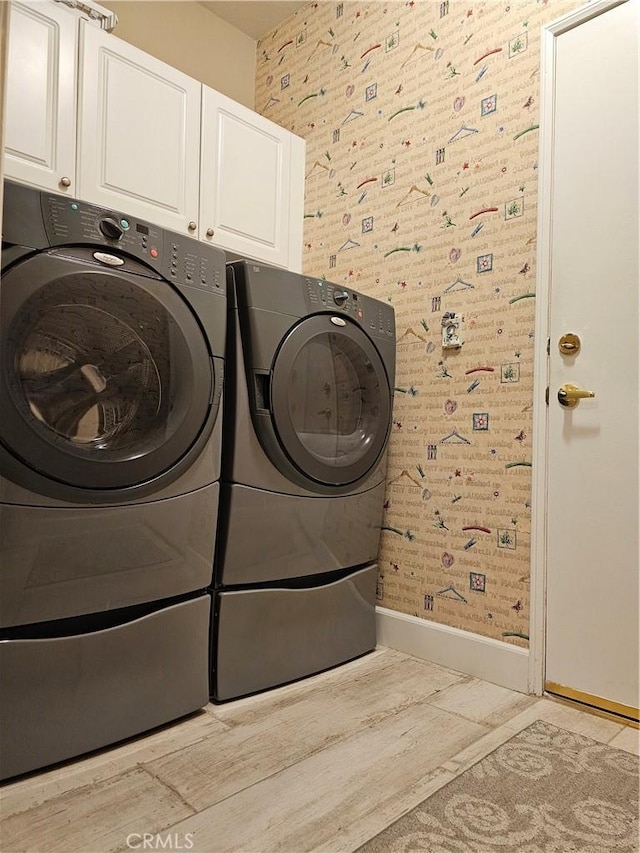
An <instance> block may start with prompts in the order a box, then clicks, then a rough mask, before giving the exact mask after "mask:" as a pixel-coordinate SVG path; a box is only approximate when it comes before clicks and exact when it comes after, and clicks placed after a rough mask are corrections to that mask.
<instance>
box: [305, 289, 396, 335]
mask: <svg viewBox="0 0 640 853" xmlns="http://www.w3.org/2000/svg"><path fill="white" fill-rule="evenodd" d="M305 282H306V287H307V300H308V304H309V308H310V309H311V310H312V311H313V310H316V311H336V312H339V313H340V314H347V315H348V316H350V317H351V318H352V319H354V320H356V321H357V322H358V323H360V325H361V326H362V327H363V328H364V329H366V330H367V331H368V332H369V334H370V335H374V336H384V337H388V338H392V337H393V336H394V334H395V319H394V312H393V308H392V307H391V305H386V304H385V303H384V302H380V301H379V300H378V299H372V298H371V297H370V296H365V295H364V294H362V293H358V292H357V291H355V290H351V288H346V287H341V286H340V285H339V284H334V283H333V282H330V281H323V280H322V279H319V278H308V277H305Z"/></svg>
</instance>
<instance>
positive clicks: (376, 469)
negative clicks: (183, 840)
mask: <svg viewBox="0 0 640 853" xmlns="http://www.w3.org/2000/svg"><path fill="white" fill-rule="evenodd" d="M227 273H228V286H229V306H230V321H229V327H228V358H227V366H228V374H227V386H226V392H225V393H226V398H225V400H226V402H225V408H224V436H223V448H224V450H223V467H222V477H221V481H222V482H221V508H220V524H219V529H218V542H217V546H216V570H215V581H216V592H215V596H214V598H215V613H216V615H215V618H214V620H213V626H214V632H213V640H212V662H213V672H212V684H213V695H214V697H215V698H216V699H228V698H232V697H234V696H238V695H242V694H245V693H250V692H254V691H256V690H260V689H263V688H265V687H269V686H273V685H275V684H280V683H283V682H285V681H290V680H293V679H294V678H298V677H301V676H303V675H308V674H310V673H312V672H317V671H319V670H321V669H325V668H327V667H329V666H332V665H334V664H336V663H340V662H342V661H345V660H348V659H351V658H353V657H356V656H357V655H359V654H363V653H364V652H366V651H369V650H370V649H372V648H373V647H374V646H375V613H374V608H375V587H376V580H377V565H376V562H375V561H376V559H377V554H378V545H379V539H380V526H381V518H382V512H383V503H384V492H385V450H386V446H387V441H388V437H389V432H390V428H391V421H392V404H393V382H394V373H395V323H394V313H393V308H392V307H391V306H390V305H388V304H387V303H384V302H380V301H378V300H375V299H372V298H371V297H368V296H365V295H363V294H361V293H358V292H356V291H354V290H352V289H350V288H348V289H347V288H343V287H340V286H339V285H336V284H332V283H330V282H327V281H323V280H320V279H317V278H311V277H308V276H303V275H299V274H296V273H291V272H288V271H284V270H280V269H276V268H274V267H268V266H265V265H261V264H255V263H252V262H250V261H240V262H234V263H230V264H228V265H227Z"/></svg>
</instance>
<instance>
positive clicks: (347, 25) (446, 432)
mask: <svg viewBox="0 0 640 853" xmlns="http://www.w3.org/2000/svg"><path fill="white" fill-rule="evenodd" d="M579 5H581V4H580V3H577V2H575V0H571V1H570V0H540V2H538V0H502V2H499V0H485V2H471V0H470V1H469V2H461V0H443V2H436V1H435V0H409V2H390V3H382V2H374V3H358V2H343V3H334V2H313V3H310V4H308V5H307V6H305V7H303V8H302V9H301V11H299V12H297V13H296V14H295V15H294V16H292V17H291V18H290V19H289V20H288V21H286V22H285V23H284V24H283V25H282V26H281V27H279V28H278V29H277V30H275V31H273V32H272V33H270V34H268V35H267V36H266V37H265V38H264V39H262V40H261V41H260V42H259V43H258V49H257V50H258V53H257V79H256V109H257V110H258V111H259V112H261V113H262V114H263V115H265V116H266V117H268V118H270V119H271V120H272V121H275V122H276V123H278V124H280V125H282V126H284V127H286V128H288V129H290V130H292V131H293V132H294V133H297V134H298V135H300V136H302V137H304V138H305V139H306V141H307V162H306V184H305V187H306V189H305V231H304V240H305V249H304V271H305V273H307V274H310V275H313V276H317V277H324V278H326V279H329V280H330V281H334V282H337V283H340V284H344V285H346V286H351V287H353V288H354V289H357V290H360V291H362V292H365V293H367V294H369V295H371V296H374V297H376V298H378V299H383V300H387V301H388V302H390V303H391V304H392V305H393V306H394V308H395V314H396V326H397V333H398V350H397V353H398V360H397V374H396V382H395V386H396V387H395V403H394V410H393V431H392V435H391V440H390V446H389V456H388V474H387V492H386V501H385V513H384V520H383V529H382V538H381V548H380V556H379V565H380V576H379V582H378V603H379V604H380V605H381V606H384V607H388V608H390V609H392V610H396V611H400V612H402V613H409V614H412V615H414V616H418V617H421V618H424V619H429V620H434V621H436V622H439V623H442V624H446V625H449V626H452V627H455V628H461V629H465V630H468V631H472V632H475V633H478V634H482V635H485V636H488V637H493V638H496V639H499V640H503V641H505V642H510V643H515V644H516V645H520V646H525V647H526V646H527V644H528V639H527V637H528V621H529V574H530V545H531V465H532V459H531V425H532V408H533V345H534V342H533V339H534V313H535V304H534V303H535V275H536V269H535V258H536V217H537V203H536V197H537V179H538V173H537V165H538V163H537V160H538V144H539V129H538V122H539V76H540V28H541V26H542V25H544V24H546V23H548V22H550V21H552V20H554V19H555V18H558V17H560V16H562V15H564V14H566V13H567V12H568V11H570V10H571V9H573V8H577V7H578V6H579ZM445 314H447V315H448V314H454V315H455V318H454V319H457V320H458V321H459V326H458V327H457V329H454V330H453V331H454V333H456V334H458V336H459V339H460V341H461V342H462V345H461V346H460V347H459V348H456V349H448V348H447V349H445V348H443V346H442V342H443V336H442V331H443V322H445V324H447V325H449V324H450V320H449V318H448V317H445ZM443 318H444V319H443Z"/></svg>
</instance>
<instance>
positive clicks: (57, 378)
mask: <svg viewBox="0 0 640 853" xmlns="http://www.w3.org/2000/svg"><path fill="white" fill-rule="evenodd" d="M35 260H37V259H35ZM35 260H33V261H31V262H29V261H27V262H25V263H24V264H22V265H20V266H19V267H17V268H15V269H13V270H10V271H9V273H8V274H7V275H6V276H5V277H4V279H3V282H2V288H3V303H4V304H3V310H2V315H3V316H2V320H3V346H2V349H3V382H2V392H1V393H2V396H3V398H4V397H5V394H6V395H7V397H8V399H3V400H2V408H3V410H4V412H5V413H6V419H5V418H3V421H4V423H3V427H2V437H3V440H4V442H5V443H6V444H8V445H9V447H10V449H11V450H12V452H14V453H15V454H16V455H18V456H19V457H20V458H21V459H22V460H23V461H24V462H26V463H27V464H28V465H30V466H31V467H33V468H35V469H36V470H38V471H40V472H41V473H44V474H45V475H47V476H50V477H52V478H54V479H57V480H60V481H61V482H64V483H68V484H70V485H74V486H81V487H85V488H122V487H126V486H131V485H137V484H139V483H141V482H145V481H146V480H149V479H152V478H154V477H157V476H158V475H159V474H161V473H162V472H164V471H166V470H167V469H168V468H170V467H171V466H172V465H174V464H175V463H176V462H177V461H178V460H179V459H180V458H181V457H182V456H183V455H184V453H185V452H186V451H187V450H188V449H189V447H190V446H191V445H192V444H193V442H194V441H195V439H196V438H197V437H198V435H199V433H200V431H201V430H202V428H203V425H204V423H205V421H206V419H207V415H208V413H209V409H210V399H211V367H210V366H211V361H210V357H209V351H208V348H207V345H206V342H205V340H204V337H203V334H202V332H201V331H200V328H199V326H198V324H197V321H196V320H195V317H194V316H193V314H192V313H191V311H190V310H189V308H188V307H187V306H186V304H185V303H184V301H183V300H182V299H181V297H180V296H179V295H178V294H177V293H176V292H175V291H174V290H173V289H172V288H171V286H170V285H169V284H168V283H166V282H164V281H154V280H153V279H150V278H145V277H142V276H135V275H127V274H124V273H120V272H118V273H115V272H114V273H111V272H102V271H99V272H98V271H92V270H87V271H83V272H76V271H73V270H72V271H69V270H68V267H69V266H71V264H69V263H67V264H66V270H65V272H66V274H63V275H60V276H57V277H54V278H51V279H50V280H49V281H47V282H46V283H43V284H39V285H34V284H33V279H31V277H29V278H30V280H31V286H30V287H29V288H28V289H30V290H31V291H32V292H31V293H30V295H28V296H27V297H26V298H24V299H22V298H20V296H19V294H20V293H21V290H22V289H21V288H20V287H19V286H18V281H17V280H16V281H13V280H12V277H13V278H15V279H17V277H18V275H20V276H21V277H24V275H25V272H26V271H27V268H28V267H29V264H31V267H32V271H33V272H36V270H35V267H34V265H35ZM49 260H50V263H51V264H54V266H55V265H58V266H59V265H60V262H61V261H60V259H59V258H57V259H55V258H50V259H49ZM47 269H48V270H49V271H51V270H50V268H49V267H47ZM5 297H6V299H5ZM8 313H11V315H12V316H10V317H8V316H7V314H8Z"/></svg>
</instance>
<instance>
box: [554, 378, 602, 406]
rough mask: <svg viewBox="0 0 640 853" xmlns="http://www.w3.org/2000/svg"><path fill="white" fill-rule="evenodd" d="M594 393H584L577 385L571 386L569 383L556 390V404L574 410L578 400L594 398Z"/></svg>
mask: <svg viewBox="0 0 640 853" xmlns="http://www.w3.org/2000/svg"><path fill="white" fill-rule="evenodd" d="M595 396H596V395H595V392H594V391H586V390H585V389H584V388H578V386H577V385H571V384H570V383H569V382H565V384H564V385H563V386H562V387H561V388H559V389H558V402H559V403H560V405H561V406H565V407H566V408H568V409H575V407H576V406H577V405H578V403H579V402H580V400H583V399H585V398H586V397H595Z"/></svg>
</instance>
